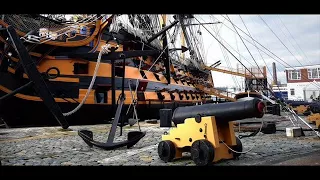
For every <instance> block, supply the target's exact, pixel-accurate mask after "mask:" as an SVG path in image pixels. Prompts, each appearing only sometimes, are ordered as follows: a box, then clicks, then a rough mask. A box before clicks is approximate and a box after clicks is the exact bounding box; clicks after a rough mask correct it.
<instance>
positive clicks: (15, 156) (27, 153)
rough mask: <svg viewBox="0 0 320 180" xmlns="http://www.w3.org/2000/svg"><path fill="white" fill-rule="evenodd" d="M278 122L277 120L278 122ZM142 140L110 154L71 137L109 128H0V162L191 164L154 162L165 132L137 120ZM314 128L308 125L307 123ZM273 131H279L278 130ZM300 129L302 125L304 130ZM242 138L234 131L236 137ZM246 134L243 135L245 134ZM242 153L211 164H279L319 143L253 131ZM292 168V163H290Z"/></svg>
mask: <svg viewBox="0 0 320 180" xmlns="http://www.w3.org/2000/svg"><path fill="white" fill-rule="evenodd" d="M268 118H269V119H275V120H276V119H278V120H277V122H278V123H277V129H281V128H282V129H284V128H285V127H288V126H290V125H291V124H290V123H291V122H290V121H289V120H287V119H283V116H281V117H279V116H273V115H267V116H266V119H268ZM279 119H280V120H281V121H280V120H279ZM140 125H141V130H142V131H146V136H145V137H144V138H142V139H141V140H140V141H139V142H138V143H137V144H136V145H135V146H133V147H132V148H130V149H127V148H126V147H123V148H118V149H116V150H109V151H107V150H103V149H99V148H97V147H93V148H90V147H89V146H88V145H87V144H86V143H85V142H84V141H83V140H82V139H81V138H80V137H79V136H78V134H77V131H78V130H80V129H88V130H91V131H93V133H94V137H93V138H94V140H97V141H101V142H106V140H107V135H108V131H109V129H110V127H111V125H110V124H104V125H92V126H71V127H70V128H69V129H68V130H62V129H61V127H43V128H15V129H0V160H1V164H2V165H8V166H21V165H25V166H48V165H49V166H100V165H103V166H119V165H122V166H181V165H182V166H190V165H191V166H194V165H195V164H194V163H193V161H192V160H191V158H190V153H187V152H186V153H184V154H183V158H182V159H178V160H175V161H173V162H168V163H165V162H163V161H161V160H160V158H159V157H158V153H157V145H158V143H159V142H160V141H161V135H162V134H164V133H165V132H166V131H167V130H168V128H159V123H158V124H148V123H144V122H140ZM313 126H314V125H313ZM278 127H279V128H278ZM304 128H305V127H304ZM133 130H138V127H137V124H135V125H133V126H131V127H130V126H126V127H124V128H123V135H122V136H119V135H120V128H117V132H116V137H115V141H120V140H125V139H126V137H127V133H128V132H130V131H133ZM239 134H246V133H245V132H240V133H238V132H236V135H239ZM247 134H248V132H247ZM241 141H242V144H243V151H247V150H249V149H251V148H252V150H251V151H250V152H248V153H246V154H242V155H241V156H240V157H239V160H222V161H220V162H218V163H215V164H214V165H216V166H230V165H273V164H275V165H281V163H280V162H281V160H283V161H287V163H284V164H286V165H287V164H288V162H290V161H288V159H290V158H291V157H296V156H303V155H305V154H306V155H307V154H310V153H312V152H319V151H320V139H319V138H318V137H317V136H316V135H315V133H314V132H312V131H305V136H303V137H297V138H289V137H286V135H285V132H283V131H277V133H276V134H263V133H261V132H260V133H258V134H257V135H256V136H253V137H247V138H243V139H241ZM295 164H297V162H296V161H295Z"/></svg>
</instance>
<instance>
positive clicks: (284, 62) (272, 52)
mask: <svg viewBox="0 0 320 180" xmlns="http://www.w3.org/2000/svg"><path fill="white" fill-rule="evenodd" d="M221 17H223V18H225V19H226V20H228V19H227V18H226V17H224V16H223V15H221ZM228 21H229V20H228ZM229 22H230V21H229ZM231 23H232V22H231ZM223 25H224V26H225V27H227V28H228V29H230V30H231V31H233V32H234V30H232V29H231V28H230V27H228V26H227V25H225V24H223ZM234 26H235V27H236V28H237V29H239V30H240V31H242V32H243V33H244V34H245V35H247V36H249V35H248V34H247V33H246V32H244V31H243V30H242V29H241V28H239V27H238V26H236V25H234ZM249 37H250V36H249ZM242 38H243V39H244V40H246V41H247V42H249V43H250V44H252V43H251V42H250V41H248V40H247V39H246V38H244V37H243V36H242ZM250 38H251V39H252V40H253V41H255V42H256V43H258V44H259V45H260V46H261V47H263V48H264V49H266V50H267V51H268V52H269V53H271V54H272V55H274V56H275V57H276V58H278V59H279V60H281V61H282V62H283V63H284V64H286V65H288V66H289V67H290V68H292V69H294V70H297V69H296V68H294V67H292V66H291V65H290V64H288V63H287V62H285V61H284V60H283V59H281V58H280V57H278V56H277V55H276V54H274V53H273V52H271V51H270V50H269V49H268V48H266V47H265V46H263V45H262V44H261V43H259V42H258V41H256V40H255V39H253V38H252V37H250ZM259 49H260V48H259ZM260 50H261V49H260ZM261 51H262V52H263V53H265V54H266V55H268V56H269V57H270V58H272V59H274V60H275V61H276V62H278V63H279V64H281V65H283V63H281V62H279V61H278V60H276V59H275V58H274V57H272V56H270V55H269V54H268V53H266V52H265V51H263V50H261ZM283 66H284V67H286V66H285V65H283ZM301 76H302V77H304V78H306V79H308V78H307V77H306V76H305V75H304V74H301ZM309 83H314V82H313V81H310V82H309ZM316 86H318V84H316Z"/></svg>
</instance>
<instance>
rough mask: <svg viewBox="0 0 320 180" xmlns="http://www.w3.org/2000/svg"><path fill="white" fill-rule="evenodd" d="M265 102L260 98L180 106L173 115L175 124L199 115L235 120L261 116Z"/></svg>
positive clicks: (221, 119) (222, 119)
mask: <svg viewBox="0 0 320 180" xmlns="http://www.w3.org/2000/svg"><path fill="white" fill-rule="evenodd" d="M264 107H265V104H264V103H263V102H262V101H261V100H259V99H252V100H249V101H236V102H232V103H221V104H203V105H200V106H186V107H178V108H176V110H175V111H174V113H173V115H172V121H173V122H174V124H176V125H177V124H181V123H184V121H185V119H187V118H190V117H197V116H202V117H203V116H214V117H215V120H216V121H234V120H241V119H246V118H252V117H257V118H260V117H262V116H263V114H264Z"/></svg>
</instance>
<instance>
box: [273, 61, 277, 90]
mask: <svg viewBox="0 0 320 180" xmlns="http://www.w3.org/2000/svg"><path fill="white" fill-rule="evenodd" d="M272 70H273V83H272V84H274V85H276V84H278V78H277V69H276V63H274V62H273V63H272Z"/></svg>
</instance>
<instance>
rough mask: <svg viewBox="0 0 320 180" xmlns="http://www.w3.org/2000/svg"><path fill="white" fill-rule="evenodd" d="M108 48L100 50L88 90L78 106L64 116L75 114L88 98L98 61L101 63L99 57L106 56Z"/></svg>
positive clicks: (104, 47) (107, 46)
mask: <svg viewBox="0 0 320 180" xmlns="http://www.w3.org/2000/svg"><path fill="white" fill-rule="evenodd" d="M109 47H110V44H107V45H104V46H102V49H101V51H100V52H99V55H98V59H97V63H96V67H95V69H94V73H93V76H92V79H91V82H90V85H89V88H88V90H87V93H86V95H85V96H84V98H83V99H82V101H81V103H80V104H78V106H77V107H75V108H74V109H73V110H72V111H69V112H67V113H63V115H64V116H70V115H71V114H73V113H75V112H77V111H78V110H79V109H80V108H81V107H82V105H83V104H84V103H85V102H86V100H87V98H88V97H89V94H90V92H91V90H92V87H93V84H94V82H95V80H96V77H97V74H98V70H99V67H100V61H101V56H102V54H107V53H109V52H110V50H109Z"/></svg>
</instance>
